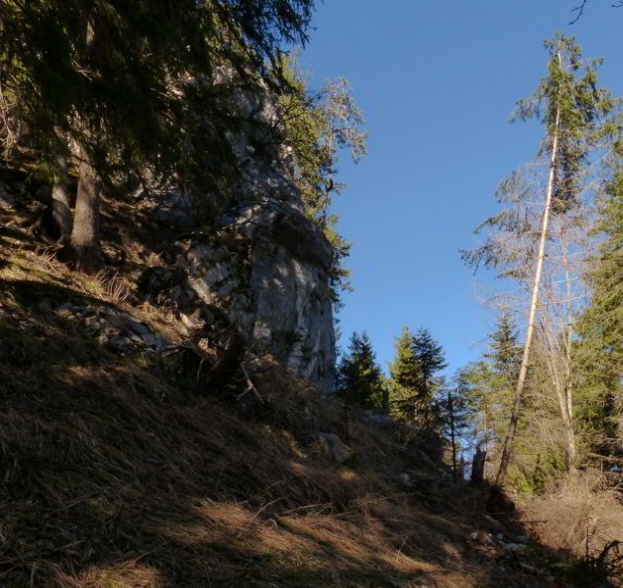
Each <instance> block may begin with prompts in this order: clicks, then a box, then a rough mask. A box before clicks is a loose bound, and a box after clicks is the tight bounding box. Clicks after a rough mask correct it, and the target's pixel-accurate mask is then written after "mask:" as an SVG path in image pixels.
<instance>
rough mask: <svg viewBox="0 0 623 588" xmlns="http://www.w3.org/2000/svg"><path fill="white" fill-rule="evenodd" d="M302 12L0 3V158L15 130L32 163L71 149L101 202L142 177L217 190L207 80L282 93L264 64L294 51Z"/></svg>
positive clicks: (110, 2) (277, 2)
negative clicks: (226, 71)
mask: <svg viewBox="0 0 623 588" xmlns="http://www.w3.org/2000/svg"><path fill="white" fill-rule="evenodd" d="M312 10H313V0H288V1H285V2H284V1H283V0H250V1H248V0H245V1H244V2H243V1H241V0H206V1H202V2H196V1H195V0H179V1H177V2H171V1H169V0H156V1H151V0H150V1H145V0H139V1H135V2H122V1H120V0H89V1H87V0H32V1H30V0H29V1H28V2H22V1H9V0H3V1H2V2H1V3H0V19H1V22H2V26H0V44H1V46H2V48H3V49H2V53H0V76H1V80H0V81H1V86H0V87H1V88H2V94H3V97H2V100H0V103H2V105H3V106H4V107H5V108H4V109H3V110H4V115H5V116H4V119H5V122H8V123H9V126H8V127H7V130H5V132H4V136H3V137H1V138H2V139H3V141H4V144H5V148H6V149H5V151H7V152H10V149H11V148H12V147H13V146H14V145H15V141H16V133H17V130H16V129H17V126H16V122H17V121H21V122H23V123H24V125H22V126H23V128H25V129H27V130H28V135H29V142H30V144H31V146H33V147H35V148H36V149H37V151H38V152H39V153H40V154H41V158H42V160H43V161H44V162H49V163H50V164H51V165H53V164H54V162H55V161H56V160H57V156H58V154H59V153H64V154H66V155H70V148H71V147H72V146H76V147H77V150H76V152H75V153H73V155H74V156H76V157H77V158H79V160H80V162H81V164H84V165H81V168H80V169H81V171H80V173H81V175H82V176H84V177H83V178H82V180H83V184H84V183H85V182H86V181H87V180H88V181H89V182H92V181H95V182H97V183H101V184H103V187H105V188H106V186H107V185H108V186H107V191H108V192H110V185H111V184H114V183H115V181H117V180H118V179H119V177H124V176H125V177H127V176H128V175H129V174H132V173H134V174H138V175H139V177H140V174H142V173H143V172H145V170H146V169H147V170H149V171H150V172H151V173H153V174H155V176H156V177H161V176H170V177H173V176H174V175H175V174H176V173H179V172H183V173H184V175H185V178H184V179H185V180H186V181H188V180H189V179H190V180H195V181H196V180H197V179H198V178H201V179H202V180H204V182H210V185H208V186H206V185H202V186H200V188H204V189H205V188H209V187H214V186H219V185H221V186H222V182H220V181H219V178H222V177H223V176H224V175H227V173H233V171H234V163H233V158H232V156H231V145H230V144H229V141H228V137H227V133H228V132H229V133H230V132H231V131H232V124H233V122H232V120H231V116H230V115H231V109H229V110H228V109H227V104H228V101H227V100H226V99H224V96H223V89H224V88H223V85H222V84H215V83H214V82H215V80H216V78H217V77H218V76H217V74H218V73H219V71H222V68H230V70H232V71H233V72H235V75H234V76H233V79H234V80H240V83H243V84H249V83H251V84H257V83H258V78H259V77H264V78H265V79H267V80H268V81H269V84H270V87H271V88H272V90H273V91H278V90H279V89H280V88H284V87H286V86H284V84H283V83H282V82H283V80H282V79H281V78H279V77H275V76H273V75H272V74H271V75H269V69H268V67H267V66H266V62H273V63H276V61H277V60H278V58H279V56H280V54H281V53H280V49H279V46H280V44H281V42H284V41H285V42H288V43H292V42H299V43H304V42H305V41H306V29H307V26H308V24H309V20H310V18H311V13H312ZM199 121H200V123H201V124H198V122H199ZM198 144H200V145H201V149H194V150H192V149H191V147H192V146H195V147H196V146H197V145H198ZM228 163H229V165H228ZM89 167H93V168H94V170H95V173H91V172H90V171H89V169H88V168H89ZM101 187H102V186H100V188H101ZM84 188H85V189H84V191H83V192H84V193H87V192H88V193H90V194H91V195H92V196H93V197H92V198H90V199H84V198H81V193H79V197H78V202H79V203H80V204H81V205H84V206H86V207H87V208H88V209H89V211H88V212H89V214H86V215H81V216H77V222H78V221H80V220H81V219H82V218H83V216H84V218H91V217H93V218H92V220H91V221H89V222H91V223H92V226H89V227H86V229H87V230H83V231H82V232H83V233H85V234H87V236H88V238H89V239H90V241H91V242H90V243H89V244H88V246H89V248H90V249H92V250H93V251H96V250H97V249H98V245H99V244H98V243H97V230H96V224H97V222H98V219H99V216H98V214H97V207H98V203H99V192H100V189H99V188H97V187H95V186H90V187H87V186H86V184H85V185H84ZM74 232H75V227H74ZM74 236H75V235H74ZM72 239H73V236H72ZM72 244H73V245H75V243H73V242H72ZM74 248H75V247H74ZM74 253H75V254H76V255H78V256H79V255H80V254H79V253H78V252H76V251H74ZM91 261H92V262H93V264H94V265H96V263H95V262H96V260H95V259H92V260H91ZM89 265H91V264H89Z"/></svg>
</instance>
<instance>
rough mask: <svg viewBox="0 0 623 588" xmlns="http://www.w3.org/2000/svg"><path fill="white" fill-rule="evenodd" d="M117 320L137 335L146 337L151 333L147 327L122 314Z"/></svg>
mask: <svg viewBox="0 0 623 588" xmlns="http://www.w3.org/2000/svg"><path fill="white" fill-rule="evenodd" d="M119 318H120V319H121V320H122V321H123V322H124V323H125V326H126V328H127V329H129V330H131V331H133V332H134V333H136V334H137V335H147V334H149V333H151V330H150V329H149V327H147V326H145V325H144V324H143V323H141V322H140V321H137V320H136V319H135V318H134V317H133V316H130V315H129V314H126V313H125V312H122V313H121V314H120V315H119Z"/></svg>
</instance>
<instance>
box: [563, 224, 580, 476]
mask: <svg viewBox="0 0 623 588" xmlns="http://www.w3.org/2000/svg"><path fill="white" fill-rule="evenodd" d="M562 231H563V233H562V259H563V265H564V268H565V281H566V287H567V304H566V309H565V310H566V313H565V314H566V319H567V324H566V332H565V335H566V337H565V387H564V399H565V409H566V411H565V414H566V415H567V423H566V424H567V468H568V470H569V475H570V476H571V477H575V475H576V474H577V459H578V457H577V448H576V444H575V431H574V429H573V397H572V386H573V384H572V382H571V369H572V365H571V339H572V336H573V327H572V326H571V276H570V275H569V258H568V256H567V233H566V228H565V227H564V226H563V227H562Z"/></svg>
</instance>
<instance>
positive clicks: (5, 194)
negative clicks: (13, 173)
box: [0, 182, 15, 212]
mask: <svg viewBox="0 0 623 588" xmlns="http://www.w3.org/2000/svg"><path fill="white" fill-rule="evenodd" d="M0 210H3V211H5V212H13V211H14V210H15V200H14V199H13V196H12V195H11V193H10V192H9V190H8V189H7V187H6V186H5V185H4V183H3V182H0Z"/></svg>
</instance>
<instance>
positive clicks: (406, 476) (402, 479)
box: [396, 472, 411, 484]
mask: <svg viewBox="0 0 623 588" xmlns="http://www.w3.org/2000/svg"><path fill="white" fill-rule="evenodd" d="M396 479H397V480H398V481H399V482H401V483H402V484H410V483H411V476H409V474H407V473H406V472H402V473H401V474H398V475H397V476H396Z"/></svg>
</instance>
